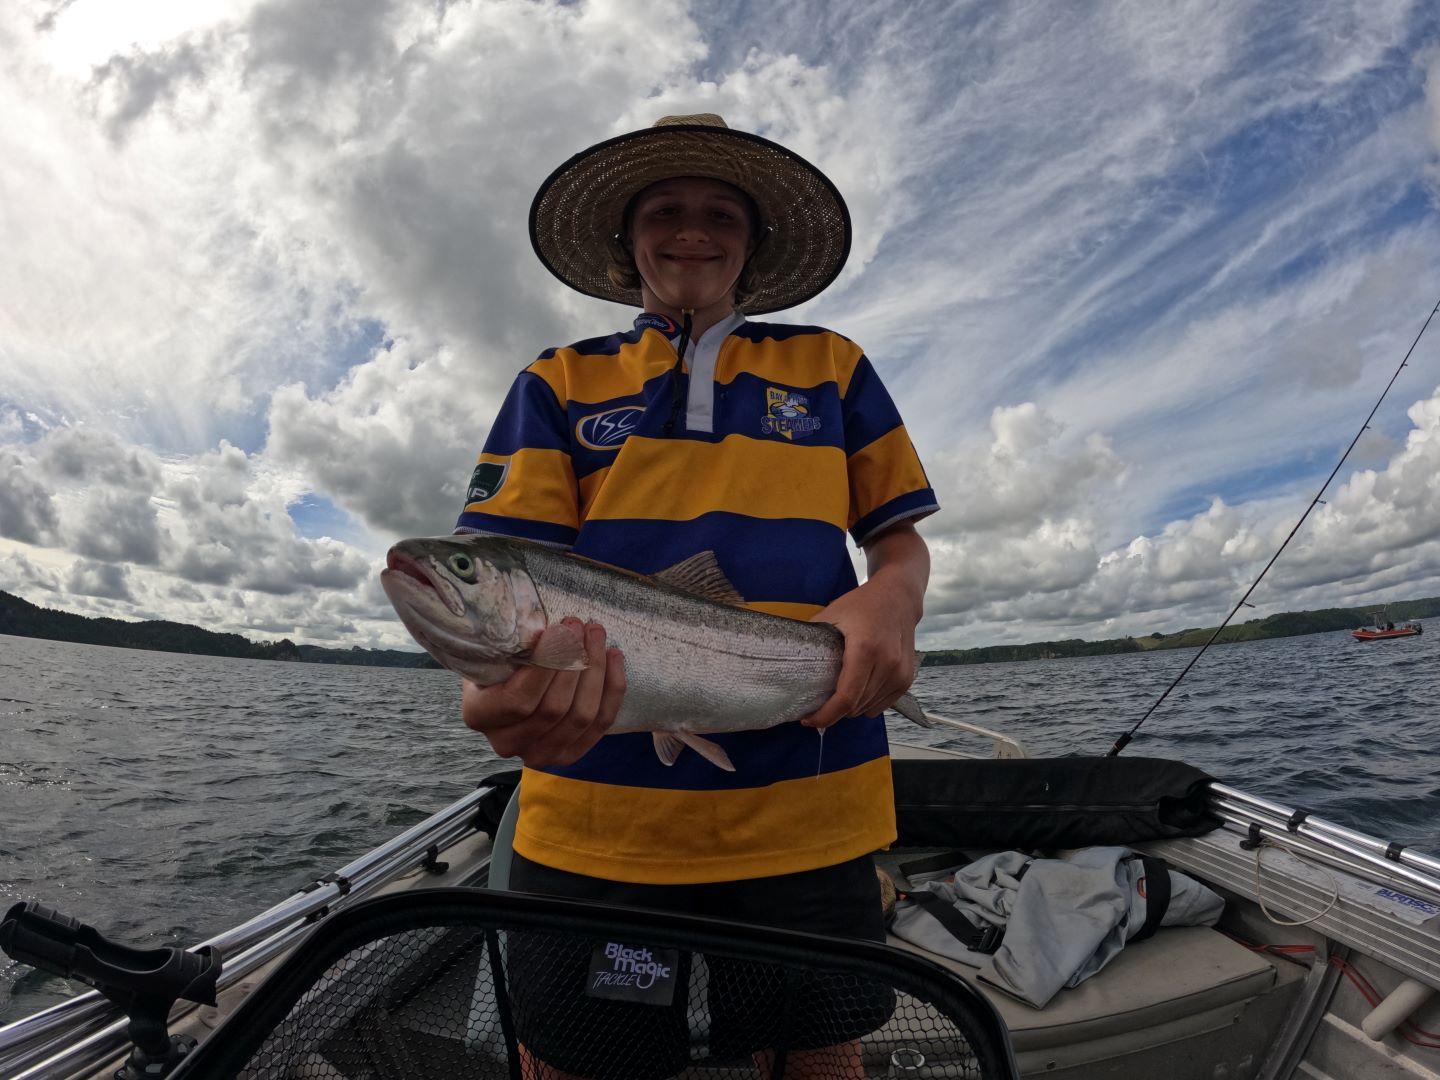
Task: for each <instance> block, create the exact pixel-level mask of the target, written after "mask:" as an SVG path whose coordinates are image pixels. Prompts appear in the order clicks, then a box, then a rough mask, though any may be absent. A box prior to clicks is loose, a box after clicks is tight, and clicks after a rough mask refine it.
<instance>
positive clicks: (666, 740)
mask: <svg viewBox="0 0 1440 1080" xmlns="http://www.w3.org/2000/svg"><path fill="white" fill-rule="evenodd" d="M653 734H654V737H655V756H656V757H658V758H659V759H660V761H661V763H662V764H665V765H674V764H675V759H676V758H678V757H679V756H680V751H681V750H684V749H685V744H684V743H683V742H681V741H680V740H679V739H677V738H676V737H675V736H674V735H672V734H670V732H668V731H656V732H654V733H653Z"/></svg>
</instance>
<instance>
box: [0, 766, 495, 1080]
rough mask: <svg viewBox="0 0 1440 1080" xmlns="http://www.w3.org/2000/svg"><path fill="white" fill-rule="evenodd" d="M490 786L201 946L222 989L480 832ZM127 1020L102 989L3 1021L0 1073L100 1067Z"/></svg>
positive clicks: (34, 1074) (29, 1079)
mask: <svg viewBox="0 0 1440 1080" xmlns="http://www.w3.org/2000/svg"><path fill="white" fill-rule="evenodd" d="M491 790H492V788H490V787H486V786H482V787H480V788H478V789H477V790H475V791H473V792H470V793H469V794H467V795H465V796H464V797H462V798H460V799H457V800H456V801H455V802H453V803H451V804H450V805H449V806H447V807H446V808H445V809H443V810H441V811H439V812H438V813H436V814H433V815H431V816H430V817H428V818H426V819H425V820H424V821H422V822H419V823H418V824H416V825H414V826H412V827H411V828H409V829H407V830H405V831H404V832H402V833H400V834H399V835H398V836H396V837H394V838H393V839H391V840H388V841H386V842H385V843H384V844H381V845H380V846H379V847H377V848H375V849H373V850H372V851H370V852H368V853H367V854H365V855H362V856H361V857H360V858H358V859H355V860H354V861H353V862H350V863H348V864H346V865H345V866H343V867H341V868H340V869H339V870H337V871H335V872H334V873H331V874H327V875H325V876H324V877H323V878H320V879H318V880H317V881H315V882H314V883H313V884H311V885H309V886H307V887H306V888H304V889H302V890H300V891H299V892H297V893H295V894H293V895H291V896H289V897H287V898H286V899H284V900H282V901H280V903H278V904H276V905H275V906H273V907H271V908H269V909H267V910H266V911H263V912H261V913H260V914H259V915H256V916H255V917H254V918H252V919H249V920H247V921H245V922H243V923H241V924H240V925H239V926H237V927H235V928H234V929H231V930H227V931H225V932H224V933H222V934H219V935H217V936H215V937H212V938H209V939H208V940H206V941H204V942H202V943H200V945H197V946H195V948H199V947H201V945H210V946H213V947H214V948H217V949H219V950H220V951H221V952H222V954H223V955H224V957H225V963H224V968H223V971H222V972H221V975H220V981H219V985H218V989H220V990H224V989H225V988H227V987H229V986H233V985H234V984H235V983H237V982H239V981H240V980H242V979H244V978H245V976H247V975H249V974H250V973H251V972H253V971H255V970H256V969H257V968H259V967H261V966H262V965H264V964H266V963H268V962H269V961H270V960H272V959H274V958H275V957H277V956H279V955H281V954H282V953H284V952H286V951H287V950H288V949H290V948H291V947H293V946H294V945H295V943H296V942H297V941H298V940H299V939H300V938H301V937H302V936H304V935H305V934H306V933H307V932H308V931H309V928H310V926H311V925H312V924H313V923H314V922H315V921H316V919H317V918H320V917H323V915H324V914H325V913H326V912H328V911H330V910H334V909H335V908H337V907H341V906H347V905H349V904H351V903H354V902H355V901H357V900H359V899H360V898H362V897H364V896H367V895H370V894H371V893H373V892H375V891H376V890H377V889H379V888H381V887H382V886H384V885H385V884H387V883H388V882H390V881H392V880H394V878H396V877H397V876H399V875H400V874H402V873H404V872H406V871H408V870H411V869H413V868H414V867H415V866H417V865H420V864H421V863H422V861H423V860H424V858H425V857H426V853H427V852H429V851H430V849H431V848H432V847H433V848H437V849H439V850H442V851H443V850H444V849H445V848H447V847H449V846H451V845H453V844H455V843H456V842H458V841H459V840H461V839H463V838H464V837H465V836H467V835H469V834H470V833H472V832H474V831H475V822H474V816H475V812H476V809H477V807H478V806H479V804H480V802H481V800H483V799H484V798H485V796H486V795H487V794H489V793H490V791H491ZM196 1007H197V1006H193V1005H191V1006H188V1007H184V1009H183V1011H184V1012H188V1011H191V1010H193V1009H194V1008H196ZM182 1014H183V1013H182ZM172 1015H174V1014H172ZM126 1024H127V1021H126V1019H125V1016H124V1014H123V1013H122V1012H121V1011H120V1010H119V1009H118V1008H117V1007H116V1006H114V1005H112V1004H111V1003H110V1002H109V1001H107V1000H106V999H105V998H103V997H101V996H100V994H99V992H98V991H94V990H91V991H89V992H87V993H84V994H80V995H78V996H77V997H74V998H71V999H69V1000H68V1001H63V1002H61V1003H59V1004H58V1005H53V1006H51V1007H50V1008H48V1009H45V1010H43V1011H41V1012H38V1013H35V1014H34V1015H32V1016H27V1017H24V1018H22V1019H20V1020H17V1021H15V1022H14V1023H12V1024H8V1025H6V1026H5V1027H0V1076H4V1077H8V1078H10V1080H49V1078H51V1077H55V1078H60V1077H69V1076H73V1075H75V1074H76V1073H77V1072H80V1071H82V1070H84V1069H86V1068H93V1067H96V1066H99V1065H100V1064H102V1063H103V1062H105V1061H107V1060H109V1059H110V1058H112V1057H114V1056H115V1055H116V1054H117V1053H119V1052H120V1051H121V1050H123V1049H124V1048H125V1046H126V1045H127V1043H128V1040H127V1039H126V1035H125V1031H126Z"/></svg>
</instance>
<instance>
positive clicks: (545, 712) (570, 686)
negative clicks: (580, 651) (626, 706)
mask: <svg viewBox="0 0 1440 1080" xmlns="http://www.w3.org/2000/svg"><path fill="white" fill-rule="evenodd" d="M556 634H570V635H581V636H583V637H584V640H585V655H586V660H587V664H586V667H585V670H583V671H555V670H552V669H550V668H540V667H529V666H526V667H522V668H520V669H519V670H518V671H516V672H515V673H514V674H513V675H511V676H510V678H508V679H506V680H505V681H504V682H503V683H496V684H495V685H494V686H476V685H475V684H474V683H471V682H465V683H464V684H463V686H462V691H461V698H460V702H461V705H460V715H461V717H462V719H464V721H465V725H466V726H467V727H469V728H471V729H473V730H475V731H478V732H480V733H482V734H483V735H484V736H485V737H486V738H487V739H489V740H490V745H491V746H492V747H494V749H495V753H497V754H499V755H500V756H501V757H518V758H519V759H520V760H521V761H522V762H523V763H524V764H526V765H529V766H532V767H539V766H546V765H570V764H573V763H574V762H576V761H578V760H579V759H580V758H581V757H582V756H584V755H585V754H586V753H587V752H588V751H589V750H590V748H591V747H592V746H594V745H595V744H596V743H597V742H599V740H600V736H602V735H604V734H605V732H606V731H608V730H609V728H610V725H611V724H613V723H614V722H615V715H616V713H618V712H619V711H620V702H621V700H622V699H623V698H624V696H625V658H624V656H622V655H621V653H620V650H619V649H607V648H606V647H605V628H604V627H602V626H601V625H600V624H599V623H589V624H585V623H582V622H581V621H580V620H579V619H574V618H570V619H563V620H561V621H560V622H559V623H552V624H551V625H549V626H547V627H546V628H545V631H544V633H542V634H541V635H540V636H541V638H542V639H544V638H545V636H546V635H556Z"/></svg>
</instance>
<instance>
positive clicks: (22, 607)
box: [0, 592, 1440, 668]
mask: <svg viewBox="0 0 1440 1080" xmlns="http://www.w3.org/2000/svg"><path fill="white" fill-rule="evenodd" d="M1373 610H1375V609H1374V608H1373V607H1369V608H1322V609H1320V610H1319V611H1287V612H1283V613H1281V614H1279V615H1270V616H1267V617H1266V618H1264V619H1251V620H1250V621H1249V622H1243V623H1236V624H1235V625H1234V626H1228V627H1226V628H1225V632H1224V633H1223V634H1221V635H1220V637H1219V639H1218V641H1217V642H1216V644H1229V643H1231V642H1236V641H1258V640H1261V639H1263V638H1277V637H1294V636H1296V635H1299V634H1323V633H1329V632H1333V631H1337V630H1353V629H1354V628H1355V627H1357V626H1361V625H1364V624H1365V623H1367V622H1369V619H1368V618H1367V613H1368V612H1370V611H1373ZM1385 611H1386V613H1387V615H1388V616H1389V618H1391V619H1393V620H1394V621H1396V622H1402V621H1403V620H1405V619H1427V618H1434V617H1437V616H1440V597H1430V598H1428V599H1424V600H1402V601H1398V602H1396V603H1391V604H1386V605H1385ZM1437 631H1440V628H1437ZM1214 632H1215V628H1214V627H1213V626H1212V627H1208V628H1194V629H1189V630H1177V631H1176V632H1174V633H1172V634H1161V633H1154V634H1147V635H1146V636H1145V637H1123V638H1106V639H1103V640H1100V641H1085V640H1084V639H1082V638H1069V639H1067V640H1065V641H1035V642H1031V643H1030V644H1027V645H984V646H981V647H979V648H975V649H938V650H935V651H932V652H927V653H925V654H924V656H923V657H922V659H921V661H920V664H921V666H922V667H939V666H942V665H946V664H1003V663H1014V662H1017V661H1021V660H1055V659H1059V658H1062V657H1070V656H1110V655H1114V654H1116V653H1134V652H1149V651H1151V650H1153V649H1186V648H1192V647H1196V646H1200V645H1203V644H1205V642H1206V641H1208V640H1209V639H1210V635H1211V634H1212V633H1214ZM0 634H13V635H15V636H16V637H35V638H49V639H51V640H53V641H76V642H80V643H82V644H86V645H113V646H116V647H118V648H122V649H153V650H157V651H160V652H182V653H196V654H199V655H202V656H238V657H243V658H244V659H247V660H289V661H294V662H298V663H305V664H355V665H360V666H365V667H409V668H439V666H440V665H439V664H437V663H436V662H435V661H434V660H432V659H431V658H430V657H429V656H428V655H427V654H426V653H416V652H406V651H404V650H401V649H362V648H360V647H359V646H352V647H350V648H348V649H329V648H324V647H322V646H319V645H296V644H295V643H294V642H293V641H291V640H290V639H289V638H285V639H284V640H281V641H276V642H260V641H251V640H250V639H249V638H245V637H241V636H240V635H239V634H217V633H216V632H215V631H213V630H204V629H201V628H200V627H198V626H191V625H189V624H188V623H177V622H164V621H159V620H151V621H148V622H124V621H123V620H121V619H106V618H98V619H97V618H91V617H89V616H87V615H75V614H72V613H70V612H68V611H55V610H53V609H51V608H42V607H37V606H36V605H34V604H32V603H30V601H28V600H24V599H22V598H20V597H18V596H14V595H12V594H11V593H7V592H0Z"/></svg>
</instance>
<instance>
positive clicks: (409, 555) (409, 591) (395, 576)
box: [380, 534, 933, 771]
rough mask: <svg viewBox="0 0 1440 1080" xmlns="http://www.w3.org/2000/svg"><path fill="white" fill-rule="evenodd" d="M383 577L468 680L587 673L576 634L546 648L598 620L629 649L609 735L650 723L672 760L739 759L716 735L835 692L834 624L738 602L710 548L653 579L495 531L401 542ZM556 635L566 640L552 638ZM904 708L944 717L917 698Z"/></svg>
mask: <svg viewBox="0 0 1440 1080" xmlns="http://www.w3.org/2000/svg"><path fill="white" fill-rule="evenodd" d="M380 583H381V585H383V586H384V588H385V594H386V595H387V596H388V597H389V598H390V603H391V604H393V605H394V606H395V610H396V611H397V612H398V613H399V615H400V621H401V622H403V623H404V624H405V629H407V630H409V631H410V633H411V634H412V635H413V636H414V638H415V640H416V641H418V642H419V643H420V644H421V645H423V646H424V647H425V650H426V651H427V652H429V653H430V655H431V656H433V657H434V658H435V659H436V660H438V661H439V662H440V663H441V664H442V665H444V666H445V667H447V668H449V669H450V670H451V671H454V672H456V673H458V674H460V675H462V676H464V677H465V678H467V679H469V680H470V681H471V682H474V683H477V684H479V685H481V686H490V685H493V684H494V683H497V682H503V681H504V680H505V679H507V678H509V677H510V674H511V673H512V672H514V671H515V670H516V669H517V668H518V667H519V666H520V665H522V664H533V665H535V666H537V667H544V668H553V669H556V670H560V671H576V670H580V669H582V668H584V667H585V645H584V642H583V640H581V638H580V636H579V635H576V634H570V635H565V636H563V637H561V638H560V643H559V644H556V645H551V644H550V641H549V640H548V639H547V641H546V643H545V645H544V646H542V647H537V639H538V638H539V637H540V632H541V631H542V630H544V629H545V627H546V626H548V625H549V624H550V623H552V622H556V621H559V620H560V619H563V618H566V617H567V616H569V617H574V618H578V619H583V620H585V621H586V622H598V623H599V624H600V625H601V626H603V627H604V628H605V634H606V638H607V644H609V645H613V646H615V647H616V648H618V649H620V650H621V651H622V652H623V653H624V655H625V682H626V691H625V698H624V701H623V702H622V703H621V706H620V712H619V714H618V716H617V717H616V719H615V723H614V726H612V727H611V728H610V731H611V732H616V733H618V732H626V731H650V732H653V733H654V737H655V752H656V753H657V754H658V755H659V756H660V760H661V761H663V762H665V764H667V765H672V764H674V763H675V759H676V758H677V757H678V756H679V754H680V752H681V750H682V749H683V748H684V747H686V746H688V747H690V748H691V749H692V750H694V751H695V752H696V753H698V754H700V755H702V756H703V757H705V758H706V759H707V760H709V761H711V762H714V763H715V764H716V765H718V766H719V767H720V768H722V769H728V770H731V771H733V770H734V765H733V764H732V763H731V761H730V758H729V755H727V754H726V753H725V751H724V749H723V748H721V747H720V745H719V744H717V743H715V742H713V741H712V740H709V739H706V738H704V736H705V735H707V734H714V733H716V732H728V731H747V730H755V729H759V728H769V727H774V726H775V725H777V724H784V723H788V722H789V721H792V720H799V719H800V718H801V717H803V716H808V715H809V714H810V713H812V712H814V711H815V710H816V709H818V708H819V707H820V706H821V705H822V704H823V703H824V702H825V701H826V699H827V698H829V697H830V695H831V693H832V692H833V691H834V689H835V682H836V679H837V678H838V677H839V675H840V661H841V658H842V656H843V653H844V638H843V636H842V635H841V633H840V631H839V630H837V629H836V628H835V627H833V626H830V625H829V624H827V623H813V622H800V621H799V620H796V619H786V618H782V617H780V616H778V615H767V614H764V613H763V612H758V611H751V610H749V609H748V608H744V607H740V606H738V605H740V604H741V603H742V602H743V601H742V598H741V597H740V595H739V593H737V592H736V591H735V587H734V586H733V585H731V584H730V582H729V580H728V579H727V578H726V577H725V574H724V572H723V571H722V570H721V569H720V567H719V565H718V564H717V563H716V561H715V555H714V553H713V552H709V551H705V552H701V553H700V554H698V555H695V556H693V557H691V558H689V559H686V560H685V561H684V562H682V563H679V564H677V565H676V566H673V567H671V568H670V569H669V570H665V571H662V572H661V573H659V574H655V575H654V576H652V577H645V576H642V575H639V574H633V573H630V572H629V571H626V570H620V569H617V568H616V567H613V566H608V565H606V564H604V563H599V562H595V561H594V560H592V559H586V558H583V557H581V556H579V555H571V554H568V553H565V552H561V551H557V550H554V549H552V548H548V547H545V546H543V545H541V544H535V543H531V542H529V541H526V540H515V539H511V538H509V537H502V536H489V535H484V534H478V535H469V536H447V537H434V538H426V539H416V540H402V541H401V542H400V543H398V544H396V545H395V546H394V547H392V548H391V549H390V553H389V555H388V556H387V558H386V569H385V570H383V571H381V574H380ZM552 636H555V635H552ZM894 707H895V709H896V711H897V712H899V713H901V714H902V715H903V716H905V717H907V718H908V719H910V720H912V721H914V722H915V723H917V724H920V725H921V726H922V727H929V726H931V725H932V724H933V721H931V720H930V719H929V718H927V717H926V716H925V713H924V712H923V711H922V710H921V708H920V706H919V705H918V704H917V703H916V702H915V700H914V698H912V697H910V696H909V695H908V694H907V695H905V696H904V697H903V698H901V699H900V701H898V702H897V703H896V704H895V706H894Z"/></svg>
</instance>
